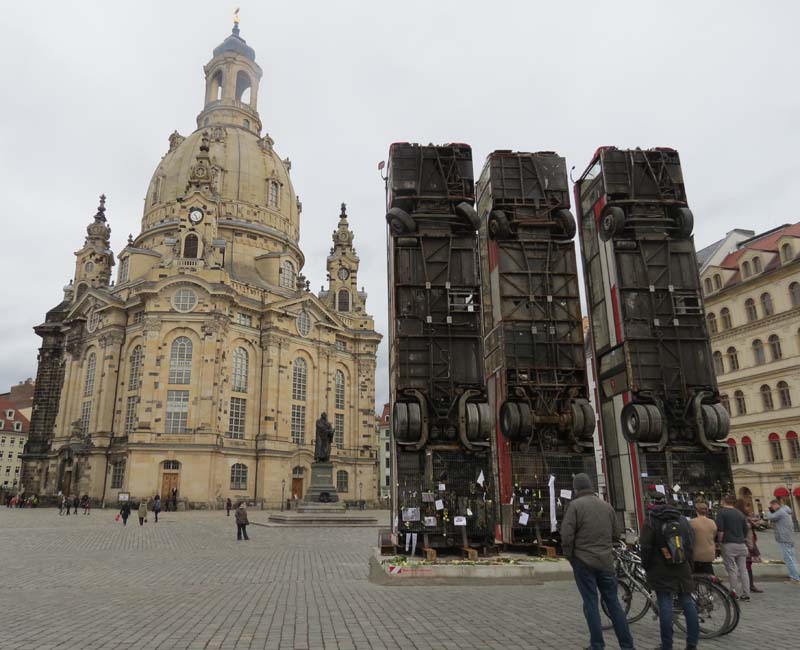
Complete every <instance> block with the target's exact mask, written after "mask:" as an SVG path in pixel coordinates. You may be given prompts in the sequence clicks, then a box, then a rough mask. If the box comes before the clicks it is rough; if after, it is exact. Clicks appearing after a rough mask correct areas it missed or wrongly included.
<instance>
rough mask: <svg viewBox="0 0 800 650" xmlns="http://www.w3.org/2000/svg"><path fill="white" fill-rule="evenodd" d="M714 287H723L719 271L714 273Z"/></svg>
mask: <svg viewBox="0 0 800 650" xmlns="http://www.w3.org/2000/svg"><path fill="white" fill-rule="evenodd" d="M714 288H715V289H722V277H721V276H720V274H719V273H715V274H714Z"/></svg>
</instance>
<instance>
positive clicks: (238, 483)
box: [231, 463, 247, 490]
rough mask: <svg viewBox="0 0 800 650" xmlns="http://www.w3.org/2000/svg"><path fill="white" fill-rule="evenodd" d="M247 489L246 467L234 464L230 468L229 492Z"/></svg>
mask: <svg viewBox="0 0 800 650" xmlns="http://www.w3.org/2000/svg"><path fill="white" fill-rule="evenodd" d="M246 489H247V465H244V464H242V463H234V464H233V465H232V466H231V490H246Z"/></svg>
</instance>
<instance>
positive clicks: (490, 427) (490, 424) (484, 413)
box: [478, 402, 495, 440]
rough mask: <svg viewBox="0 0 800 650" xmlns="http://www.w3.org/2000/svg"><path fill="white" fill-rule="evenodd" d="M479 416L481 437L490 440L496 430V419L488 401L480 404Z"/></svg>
mask: <svg viewBox="0 0 800 650" xmlns="http://www.w3.org/2000/svg"><path fill="white" fill-rule="evenodd" d="M478 416H479V418H480V422H481V426H480V429H479V431H480V439H481V440H488V439H489V438H490V437H491V435H492V433H493V432H494V427H495V419H494V418H493V417H492V409H491V408H490V407H489V405H488V404H487V403H486V402H480V403H479V404H478Z"/></svg>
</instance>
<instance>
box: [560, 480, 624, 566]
mask: <svg viewBox="0 0 800 650" xmlns="http://www.w3.org/2000/svg"><path fill="white" fill-rule="evenodd" d="M622 532H623V528H622V525H621V524H620V523H619V521H618V520H617V515H616V513H615V512H614V509H613V508H612V507H611V506H610V505H608V504H607V503H606V502H605V501H603V500H602V499H600V498H599V497H597V496H596V495H595V494H594V492H592V491H591V490H581V491H580V492H578V493H577V494H576V496H575V499H574V501H573V502H572V503H570V504H569V508H567V512H566V513H565V514H564V521H562V522H561V548H562V550H563V551H564V556H565V557H566V558H567V559H569V560H573V559H578V560H580V561H581V562H583V563H584V564H588V565H589V566H590V567H592V568H594V569H601V570H603V571H608V572H609V573H613V572H614V553H613V552H612V550H611V549H612V545H613V543H614V540H615V539H618V538H619V536H620V535H622Z"/></svg>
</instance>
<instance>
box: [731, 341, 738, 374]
mask: <svg viewBox="0 0 800 650" xmlns="http://www.w3.org/2000/svg"><path fill="white" fill-rule="evenodd" d="M728 369H729V370H730V371H731V372H733V371H734V370H739V355H738V354H737V353H736V348H734V347H730V348H728Z"/></svg>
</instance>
